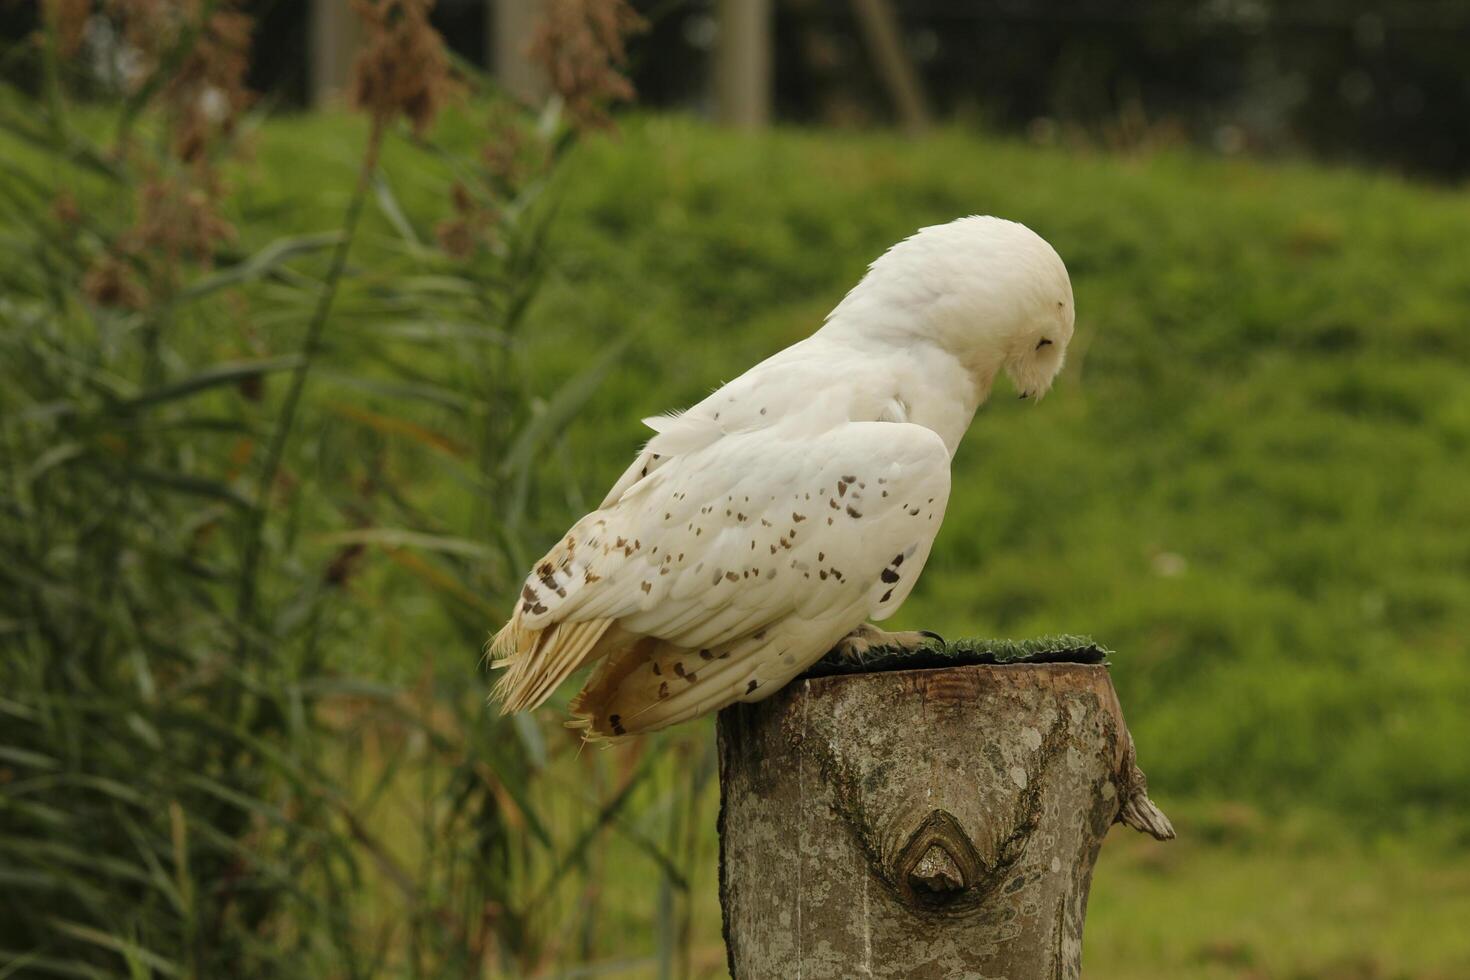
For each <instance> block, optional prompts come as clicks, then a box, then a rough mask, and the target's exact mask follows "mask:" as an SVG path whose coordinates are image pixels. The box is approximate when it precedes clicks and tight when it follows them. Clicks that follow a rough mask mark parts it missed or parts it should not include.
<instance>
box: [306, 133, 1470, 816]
mask: <svg viewBox="0 0 1470 980" xmlns="http://www.w3.org/2000/svg"><path fill="white" fill-rule="evenodd" d="M283 135H284V134H283ZM570 176H571V178H572V179H571V180H570V181H569V182H568V184H567V185H566V195H567V196H566V203H565V214H564V219H565V220H563V222H562V223H561V225H560V226H559V227H560V229H561V236H560V240H559V246H560V249H561V253H562V259H561V270H560V272H561V274H560V276H559V277H558V279H557V281H556V282H555V283H554V284H553V286H552V288H551V289H549V290H548V293H547V294H546V295H545V297H544V298H543V300H542V302H541V303H540V305H539V306H538V308H537V311H536V319H537V320H538V321H539V322H542V323H545V324H547V325H548V334H549V336H550V337H551V338H553V339H552V341H551V342H549V343H548V344H547V345H546V346H545V348H544V349H543V350H542V351H540V352H539V354H538V356H537V357H535V358H534V359H533V365H532V368H533V369H534V370H536V371H538V372H545V377H546V379H547V383H548V384H550V383H551V382H553V381H554V380H556V379H559V378H563V377H565V376H566V375H567V374H568V373H569V372H571V371H572V370H573V369H574V368H575V367H576V365H577V364H578V363H580V362H581V361H582V359H583V358H584V357H585V352H584V351H583V350H582V349H579V348H578V347H577V346H575V345H567V344H566V343H565V341H564V339H563V334H562V331H563V330H564V328H565V326H566V325H568V324H571V325H575V327H574V328H575V329H577V330H580V331H583V332H584V335H585V337H586V338H587V342H588V343H589V344H591V343H595V342H597V340H598V339H600V338H606V337H608V336H612V335H618V334H621V333H623V332H626V331H636V336H637V340H636V342H635V345H634V348H633V350H632V352H631V353H630V355H629V356H628V358H627V360H626V362H625V365H624V367H623V368H622V370H620V371H619V372H617V373H616V374H615V376H613V377H612V378H610V379H609V381H608V382H607V383H606V384H605V385H604V386H603V388H602V389H601V390H600V391H599V393H598V394H597V395H596V396H595V397H594V399H593V401H592V404H591V405H590V407H589V410H588V411H587V412H585V413H584V415H583V416H582V418H581V419H580V420H579V421H578V423H577V424H575V425H574V426H573V428H572V433H571V437H570V439H569V445H570V447H571V448H570V452H571V455H572V456H573V458H575V459H578V460H579V461H583V463H584V465H585V468H586V479H585V482H584V484H583V490H584V493H585V494H586V496H587V497H588V498H591V497H594V496H595V495H596V494H597V493H598V492H600V491H601V489H602V488H603V487H604V486H605V485H606V484H607V483H608V482H609V481H610V480H611V479H612V477H613V476H614V474H615V473H616V471H617V470H618V469H619V468H620V467H621V466H622V465H623V463H624V461H625V460H626V459H627V457H628V456H629V454H630V453H631V452H632V451H633V449H634V447H635V446H636V445H637V443H638V441H639V439H640V438H641V437H642V436H643V435H644V433H643V432H641V431H640V428H639V426H638V425H637V422H636V420H637V419H638V418H640V417H642V416H645V415H649V414H652V413H655V412H659V411H664V410H667V409H670V408H675V407H679V406H681V405H684V404H688V403H690V402H692V401H694V400H695V399H697V398H698V397H700V396H701V394H702V393H704V392H705V391H707V390H708V389H709V388H711V387H712V386H714V385H716V384H718V383H719V382H720V381H722V380H724V379H727V378H729V377H732V376H733V375H735V374H737V373H738V372H740V371H741V370H743V369H744V368H745V367H746V366H748V365H750V364H752V363H754V362H755V361H756V360H758V359H759V358H761V357H763V356H765V355H767V354H769V353H771V352H773V351H775V350H777V349H779V348H780V347H781V346H783V345H785V344H787V343H790V342H792V341H794V340H796V339H798V338H799V337H801V336H804V335H805V334H806V333H808V332H810V331H811V330H812V329H814V328H815V327H816V326H817V325H818V324H819V323H820V320H821V317H822V315H823V314H824V313H825V311H826V310H827V309H829V308H830V307H831V305H832V304H833V303H835V301H836V300H837V299H838V298H839V297H840V296H841V295H842V293H843V291H844V290H846V289H847V288H848V287H849V286H850V285H851V284H852V283H853V282H854V281H855V280H856V279H857V278H858V276H859V275H860V274H861V273H862V271H863V267H864V265H865V263H866V262H867V261H868V260H870V259H871V258H872V257H873V256H875V255H876V254H878V253H879V252H880V251H881V250H882V249H883V248H884V247H886V245H887V244H889V243H890V242H892V241H894V240H896V239H897V238H899V237H901V236H903V235H905V234H907V233H909V232H910V231H912V230H913V229H914V228H916V227H918V226H920V225H923V224H927V223H931V222H937V221H944V220H947V219H949V218H952V217H954V216H957V215H961V214H967V213H971V212H991V213H997V214H1002V215H1006V216H1009V217H1014V218H1017V219H1019V220H1021V221H1024V222H1026V223H1027V224H1029V225H1030V226H1032V227H1033V228H1035V229H1036V230H1037V231H1039V232H1040V233H1041V234H1043V235H1044V236H1045V237H1047V238H1048V239H1049V240H1050V241H1051V242H1053V243H1054V244H1055V245H1056V247H1057V249H1058V250H1059V251H1060V253H1061V254H1062V256H1063V257H1064V258H1065V259H1066V261H1067V262H1068V265H1069V268H1070V270H1071V272H1072V276H1073V281H1074V285H1075V288H1076V295H1077V308H1078V311H1079V313H1078V335H1077V339H1076V341H1075V343H1074V348H1073V352H1072V356H1071V358H1070V363H1069V365H1068V367H1067V369H1066V372H1065V374H1064V376H1063V377H1062V378H1061V379H1060V381H1059V382H1058V384H1057V386H1056V388H1055V389H1054V391H1053V394H1052V395H1050V396H1049V397H1048V398H1047V399H1046V400H1045V402H1044V403H1042V404H1040V405H1031V404H1029V403H1019V402H1017V401H1015V400H1014V399H1012V398H1009V397H1006V392H1005V391H1001V392H999V393H998V397H997V398H996V399H995V400H994V401H993V402H992V403H991V404H990V405H988V406H986V407H985V408H984V409H982V411H981V413H980V414H979V415H978V416H977V418H976V421H975V424H974V426H973V427H972V429H971V431H970V433H969V435H968V437H967V438H966V440H965V443H964V445H963V447H962V448H961V450H960V453H959V455H958V457H957V458H956V461H955V471H954V488H955V489H954V492H953V494H952V497H951V503H950V508H949V513H948V515H947V517H946V521H945V526H944V529H943V531H942V533H941V535H940V537H939V541H938V543H937V545H936V547H935V550H934V555H933V558H932V559H931V562H930V565H929V568H928V570H927V572H926V574H925V576H924V577H923V580H922V582H921V585H920V586H919V587H918V589H917V590H916V591H915V593H914V595H913V597H912V598H911V599H910V600H909V602H908V604H907V605H906V606H905V608H904V610H903V613H902V614H901V615H900V617H899V618H898V623H899V625H900V626H922V627H927V628H931V629H934V630H936V631H938V632H940V633H941V634H944V635H945V636H950V637H957V636H964V635H983V636H994V635H1015V636H1025V635H1033V634H1055V633H1085V634H1088V635H1091V636H1095V637H1097V638H1098V640H1099V641H1100V642H1102V643H1104V644H1105V645H1107V646H1108V647H1110V648H1112V649H1114V650H1117V651H1118V654H1117V656H1116V657H1115V658H1114V659H1115V667H1114V673H1115V676H1116V678H1117V684H1118V687H1119V690H1120V693H1121V695H1122V698H1123V703H1124V705H1125V707H1126V708H1127V709H1128V712H1129V716H1130V721H1131V723H1132V726H1133V729H1134V732H1135V734H1136V736H1137V738H1138V742H1139V745H1140V747H1141V751H1142V752H1143V754H1144V759H1145V760H1146V762H1147V764H1148V766H1149V767H1150V772H1151V773H1152V775H1153V778H1154V781H1155V782H1156V784H1157V785H1158V786H1160V787H1161V788H1162V791H1163V792H1165V793H1177V794H1190V795H1193V794H1205V795H1211V796H1231V797H1243V798H1249V799H1252V800H1254V801H1257V802H1258V803H1261V804H1264V805H1268V806H1278V805H1281V806H1286V805H1293V804H1299V803H1303V802H1308V803H1312V804H1314V805H1320V806H1325V807H1329V808H1333V809H1335V810H1337V811H1338V812H1339V813H1341V814H1342V815H1343V817H1344V819H1347V820H1351V821H1354V822H1358V823H1361V824H1364V825H1365V826H1367V827H1370V828H1373V827H1380V826H1382V825H1384V824H1397V825H1402V823H1403V821H1405V820H1409V819H1412V818H1411V817H1409V812H1410V811H1423V812H1425V813H1428V814H1431V815H1432V814H1440V815H1446V816H1449V815H1453V814H1455V813H1464V812H1466V810H1467V809H1470V749H1467V748H1466V746H1470V711H1467V710H1466V704H1467V701H1470V646H1467V637H1470V492H1467V491H1470V463H1467V454H1470V383H1467V381H1470V329H1467V327H1466V317H1467V312H1470V277H1467V276H1466V275H1465V274H1464V269H1465V266H1464V261H1465V255H1466V252H1465V244H1464V243H1465V239H1466V235H1467V233H1470V197H1467V196H1466V195H1463V194H1456V193H1449V192H1443V191H1434V190H1425V189H1420V188H1416V187H1412V186H1409V185H1406V184H1403V183H1400V182H1397V181H1395V180H1390V179H1387V178H1381V177H1373V176H1366V175H1363V174H1360V173H1355V172H1351V171H1332V170H1323V169H1318V168H1312V167H1307V166H1294V167H1265V166H1260V165H1255V164H1251V163H1239V162H1229V163H1227V162H1220V161H1215V160H1209V159H1202V158H1200V157H1196V156H1192V155H1177V156H1175V155H1166V156H1156V157H1146V158H1139V159H1118V158H1111V157H1104V156H1088V155H1078V154H1075V153H1064V152H1059V151H1042V150H1036V149H1033V148H1029V147H1024V146H1020V145H1016V144H1014V143H1003V142H991V141H986V140H981V139H975V138H972V137H968V136H962V135H958V134H947V135H942V136H940V137H938V138H935V139H932V140H928V141H925V142H924V143H922V144H916V143H912V142H909V141H905V140H902V139H899V138H897V137H886V136H882V137H876V136H854V135H827V134H824V135H810V134H802V133H778V134H776V135H773V136H769V137H761V138H748V137H740V136H734V135H729V134H722V133H718V132H714V131H711V130H708V129H704V128H701V127H698V126H694V125H691V124H689V123H686V122H682V121H678V120H666V119H658V120H650V121H648V122H646V123H643V124H640V125H635V126H633V127H630V128H629V129H628V130H626V131H625V133H624V134H623V136H622V138H621V139H620V140H618V141H606V142H603V143H600V144H597V145H595V146H592V147H589V148H588V149H587V151H585V152H584V153H583V154H582V156H581V158H580V160H579V166H577V167H575V168H574V171H573V173H572V174H571V175H570ZM553 324H554V325H555V326H556V330H555V331H552V330H551V329H550V328H551V325H553Z"/></svg>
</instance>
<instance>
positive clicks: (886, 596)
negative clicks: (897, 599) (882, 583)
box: [878, 589, 893, 602]
mask: <svg viewBox="0 0 1470 980" xmlns="http://www.w3.org/2000/svg"><path fill="white" fill-rule="evenodd" d="M892 598H893V590H892V589H889V590H888V591H887V592H885V593H883V598H881V599H879V600H878V601H879V602H887V601H888V600H889V599H892Z"/></svg>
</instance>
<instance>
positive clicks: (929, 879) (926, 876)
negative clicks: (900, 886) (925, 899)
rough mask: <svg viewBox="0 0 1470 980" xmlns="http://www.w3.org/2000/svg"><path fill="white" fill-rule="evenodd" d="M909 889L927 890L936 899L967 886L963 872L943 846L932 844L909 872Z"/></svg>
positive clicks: (960, 890)
mask: <svg viewBox="0 0 1470 980" xmlns="http://www.w3.org/2000/svg"><path fill="white" fill-rule="evenodd" d="M909 887H911V888H913V889H914V891H916V892H917V891H920V890H921V889H923V890H927V891H929V892H932V893H933V894H934V896H935V897H936V898H938V897H941V896H946V895H949V894H951V893H953V892H962V891H964V890H965V889H966V888H968V887H969V885H968V883H967V882H966V881H965V874H964V872H962V871H961V870H960V868H959V865H957V864H955V860H954V858H953V857H952V856H951V855H950V853H949V852H948V851H946V850H945V849H944V845H942V844H939V843H934V844H930V845H929V849H928V850H927V851H925V852H924V856H923V857H921V858H919V863H918V864H916V865H914V868H913V870H912V871H910V872H909Z"/></svg>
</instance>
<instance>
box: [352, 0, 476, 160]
mask: <svg viewBox="0 0 1470 980" xmlns="http://www.w3.org/2000/svg"><path fill="white" fill-rule="evenodd" d="M354 6H355V7H356V9H357V13H358V16H359V17H361V18H362V23H363V28H364V38H363V45H362V53H361V54H359V55H358V57H357V63H356V65H355V66H354V68H353V74H352V103H353V105H355V106H356V107H358V108H359V109H362V110H363V111H364V112H366V113H368V115H370V116H371V117H372V118H373V120H374V122H375V123H377V124H378V125H379V126H383V125H386V124H387V123H388V122H389V121H390V120H392V119H393V118H394V117H396V116H400V115H401V116H403V117H404V118H405V119H406V120H408V123H409V125H410V126H412V127H413V131H414V134H415V135H418V136H423V135H424V134H425V133H427V132H428V130H429V127H430V126H432V125H433V124H434V120H435V118H436V117H437V116H438V115H439V111H440V110H441V109H442V108H444V105H445V104H446V103H447V102H448V101H449V100H450V99H452V98H454V97H456V96H458V95H459V93H460V92H461V90H462V86H461V85H460V84H459V82H458V81H457V80H456V79H455V78H454V76H453V74H452V73H451V71H450V68H449V56H448V54H447V53H446V52H445V50H444V39H443V38H442V37H440V36H439V32H438V31H436V30H434V28H433V27H432V26H431V25H430V24H429V12H430V11H431V10H432V9H433V7H434V3H433V0H354Z"/></svg>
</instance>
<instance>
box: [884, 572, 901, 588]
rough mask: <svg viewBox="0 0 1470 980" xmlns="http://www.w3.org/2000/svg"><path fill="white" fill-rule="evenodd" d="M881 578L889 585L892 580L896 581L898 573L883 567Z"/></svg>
mask: <svg viewBox="0 0 1470 980" xmlns="http://www.w3.org/2000/svg"><path fill="white" fill-rule="evenodd" d="M882 578H883V581H885V582H887V583H888V584H889V585H892V584H893V583H894V582H897V581H898V573H897V572H895V571H894V570H893V569H891V568H885V569H883V575H882Z"/></svg>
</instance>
